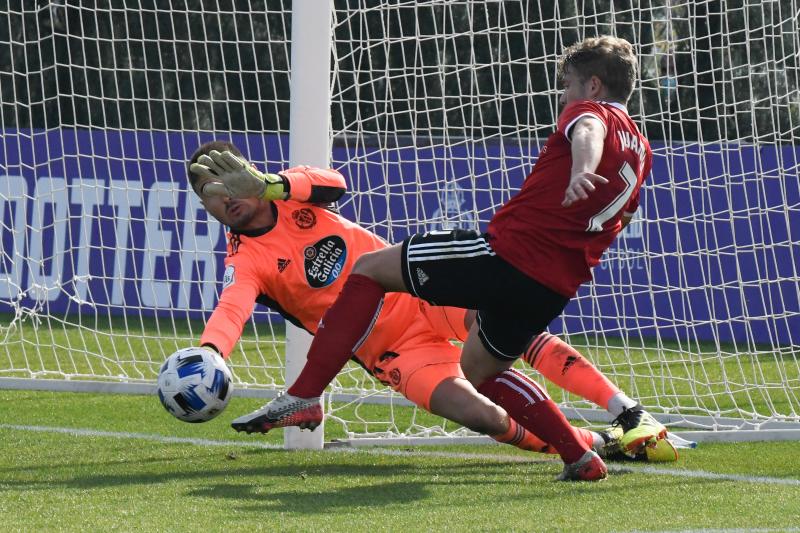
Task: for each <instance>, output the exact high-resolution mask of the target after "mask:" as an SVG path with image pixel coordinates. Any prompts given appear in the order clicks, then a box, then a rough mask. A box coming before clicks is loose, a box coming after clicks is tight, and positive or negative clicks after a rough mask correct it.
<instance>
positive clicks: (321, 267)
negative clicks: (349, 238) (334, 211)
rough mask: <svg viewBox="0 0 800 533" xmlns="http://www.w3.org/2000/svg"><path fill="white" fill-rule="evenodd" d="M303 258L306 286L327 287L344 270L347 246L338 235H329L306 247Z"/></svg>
mask: <svg viewBox="0 0 800 533" xmlns="http://www.w3.org/2000/svg"><path fill="white" fill-rule="evenodd" d="M303 257H304V258H305V261H304V268H305V272H306V280H307V281H308V284H309V285H310V286H312V287H314V288H315V289H318V288H321V287H327V286H328V285H330V284H331V283H333V282H334V281H336V279H337V278H338V277H339V276H340V275H341V273H342V270H343V269H344V264H345V261H346V260H347V245H346V244H345V242H344V239H342V238H341V237H339V236H338V235H330V236H328V237H325V238H323V239H320V240H318V241H317V242H315V243H314V244H312V245H310V246H306V248H305V249H304V250H303Z"/></svg>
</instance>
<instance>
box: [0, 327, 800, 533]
mask: <svg viewBox="0 0 800 533" xmlns="http://www.w3.org/2000/svg"><path fill="white" fill-rule="evenodd" d="M9 322H10V317H8V316H2V315H0V326H5V325H7V324H9ZM34 326H35V324H33V323H32V322H31V321H26V322H23V323H21V324H18V325H17V326H15V327H14V328H6V329H5V330H3V329H2V328H1V327H0V332H2V333H3V337H2V339H3V341H4V342H3V343H2V344H0V357H1V358H2V360H0V376H2V377H31V376H32V375H36V376H37V377H43V378H46V377H59V374H61V376H63V375H65V374H66V375H71V376H73V378H77V379H81V376H89V375H95V374H100V375H106V376H108V377H109V378H113V376H119V375H122V376H125V377H126V378H127V379H133V380H137V379H141V380H146V379H152V378H154V377H155V373H156V372H157V370H158V367H159V365H160V364H161V362H162V361H163V359H164V358H165V357H166V356H167V355H168V354H169V353H171V352H172V351H174V350H175V349H177V348H180V347H183V346H186V345H188V344H190V343H191V339H196V338H197V337H198V336H199V334H200V330H201V328H198V327H197V325H196V324H193V323H191V322H187V323H180V322H176V323H174V324H173V323H167V324H158V323H156V322H155V321H154V320H152V319H141V318H138V319H130V318H127V319H113V320H102V319H88V321H87V319H85V318H81V317H72V318H69V319H66V320H54V319H49V318H48V319H45V322H44V323H42V324H40V325H39V326H38V327H34ZM281 335H282V332H281V331H280V330H279V329H276V330H275V331H273V332H271V333H270V334H268V335H266V336H264V335H263V334H262V335H261V336H260V337H259V336H257V335H256V332H255V331H253V330H248V331H247V332H246V333H245V336H244V342H243V344H242V346H243V350H244V353H241V352H237V353H236V354H234V356H233V357H234V359H233V362H234V368H235V369H237V367H236V366H235V365H236V363H237V358H238V359H240V360H241V359H243V358H244V357H245V356H247V357H248V358H252V360H254V361H261V363H262V364H263V367H264V368H263V370H260V372H261V374H258V373H256V374H254V375H250V377H251V378H253V379H254V380H257V381H259V382H261V383H263V382H272V383H275V384H280V383H282V381H281V377H280V375H279V373H278V372H277V370H275V369H277V368H278V366H279V358H280V353H279V352H280V346H279V344H280V341H281ZM170 336H172V337H174V338H173V339H172V340H167V341H165V340H164V339H165V338H169V337H170ZM175 338H177V340H176V339H175ZM578 343H579V344H580V341H578ZM698 348H699V350H698V351H697V352H695V353H693V354H691V353H690V354H684V353H683V350H679V349H676V347H670V346H668V347H667V349H666V350H660V351H658V352H656V351H655V350H651V349H648V348H646V347H644V348H639V349H636V348H635V347H631V346H630V345H629V346H628V350H627V353H625V351H624V350H623V349H622V348H619V349H614V348H611V349H608V350H605V351H604V352H596V353H589V354H587V355H589V356H590V357H592V358H593V360H594V361H595V363H596V364H598V365H600V366H601V368H603V369H604V370H605V371H606V372H609V371H614V370H615V369H616V368H622V370H623V374H616V377H617V380H618V382H620V381H621V382H620V385H622V386H623V387H624V388H626V389H628V390H632V389H633V390H635V391H636V392H638V394H639V397H640V398H642V397H644V398H651V399H652V398H656V397H657V398H659V399H662V400H663V399H664V398H669V397H670V395H679V396H680V397H681V398H683V401H686V400H687V399H689V401H695V402H696V405H697V406H698V407H700V408H706V409H719V410H723V411H724V410H725V409H726V408H729V407H731V406H733V405H734V404H737V403H741V404H742V405H745V406H747V405H752V406H753V407H754V408H755V409H756V410H757V411H762V410H766V408H767V405H768V404H769V405H770V406H771V408H773V409H776V410H777V411H778V412H785V413H792V412H796V411H797V409H798V408H800V406H798V405H797V397H796V395H793V394H787V393H786V392H785V389H783V388H772V387H769V386H766V385H767V384H769V383H774V382H780V381H782V382H785V383H788V384H789V390H790V391H794V390H797V386H798V383H800V369H798V367H797V365H796V362H794V361H793V360H792V359H791V358H787V357H784V356H782V354H737V356H736V357H730V358H727V359H725V360H724V361H723V362H722V363H719V364H717V363H715V361H713V360H706V361H704V362H703V363H702V366H701V362H700V361H701V360H703V359H704V358H705V357H706V355H705V354H704V353H703V347H698ZM132 354H139V357H137V358H135V359H134V358H132V357H131V355H132ZM143 354H149V357H150V358H149V359H147V360H144V359H142V357H141V356H142V355H143ZM121 356H126V357H127V358H128V360H125V357H121ZM629 359H630V360H631V361H632V363H626V361H628V360H629ZM756 363H757V364H756ZM625 365H628V366H625ZM239 368H241V367H239ZM626 369H627V370H626ZM701 369H702V372H701V371H700V370H701ZM645 371H646V372H645ZM237 372H238V370H237ZM645 374H649V375H653V374H655V375H656V376H657V377H658V376H661V378H659V379H655V380H654V379H652V378H644V377H643V376H644V375H645ZM237 375H240V376H241V375H245V374H244V370H242V373H241V374H238V373H237ZM352 375H353V376H360V375H362V374H361V372H360V370H359V371H356V372H354V373H353V374H352ZM625 375H627V376H628V377H627V378H624V376H625ZM722 377H724V378H725V379H722ZM689 378H691V379H692V380H693V381H694V382H695V383H697V382H698V380H705V385H704V386H701V387H700V388H698V387H697V386H696V385H695V386H693V388H690V387H689V385H688V381H689ZM345 379H352V378H345ZM725 380H727V382H728V383H732V384H733V385H734V386H737V383H739V384H740V383H745V382H746V383H763V384H764V385H765V386H759V387H757V388H756V389H755V390H756V391H757V392H758V393H757V394H754V393H753V392H752V390H751V391H746V390H744V389H742V388H740V389H739V390H734V392H733V393H732V394H727V393H725V389H726V387H728V385H725ZM758 380H760V381H758ZM552 389H553V387H551V393H553V392H554V391H553V390H552ZM676 397H677V396H676ZM260 403H261V401H260V400H257V399H247V398H237V397H234V398H233V399H232V401H231V404H230V405H229V406H228V408H227V410H226V411H225V412H223V413H222V414H221V415H220V416H219V417H218V419H215V420H213V421H211V422H208V423H205V424H186V423H182V422H179V421H177V420H175V419H173V418H172V417H170V416H169V415H168V414H167V413H166V412H165V411H164V410H163V409H162V407H161V405H160V404H159V402H158V400H157V399H156V398H155V397H146V396H131V395H111V394H106V395H100V394H85V393H54V392H33V391H11V390H0V531H50V530H67V531H77V530H80V531H87V530H88V531H109V530H122V531H133V530H136V531H187V530H207V531H223V530H224V531H228V530H234V531H239V530H242V531H244V530H248V531H249V530H277V531H303V532H307V531H314V532H316V531H347V532H348V533H351V532H355V531H404V530H405V531H420V530H422V531H440V530H464V531H473V530H477V531H593V532H594V531H597V532H602V531H687V530H737V531H750V530H759V531H785V530H790V529H795V530H798V531H800V529H797V528H800V461H798V459H797V458H798V456H800V443H798V442H776V443H739V444H701V446H700V447H699V448H698V449H696V450H691V451H684V452H683V453H682V456H681V459H680V461H679V462H678V463H672V464H662V465H649V466H648V465H644V466H642V465H630V464H611V465H610V468H611V475H610V477H609V479H608V480H606V481H604V482H601V483H559V482H556V481H554V477H555V476H556V475H557V474H558V472H559V471H560V470H561V464H560V462H559V461H557V460H555V459H553V458H548V457H544V456H540V455H536V454H527V453H524V452H521V451H519V450H517V449H515V448H511V447H506V446H472V447H468V446H459V447H455V446H448V447H436V448H430V447H418V448H408V447H402V448H400V447H395V448H370V449H367V450H344V451H342V450H325V451H315V452H311V451H291V452H290V451H284V450H282V449H281V448H280V446H281V444H282V433H281V432H280V431H276V432H273V433H270V434H268V435H242V434H237V433H235V432H234V431H233V430H231V429H230V427H229V424H230V421H231V420H232V419H233V418H235V417H236V416H238V415H240V414H242V413H245V412H248V411H250V410H252V409H254V408H256V407H257V406H258V405H259V404H260ZM386 409H387V408H386V407H385V406H380V405H363V406H361V407H359V412H358V415H357V416H356V415H352V416H347V418H348V419H349V420H358V419H359V418H360V419H362V420H370V421H372V420H389V419H390V418H393V419H394V420H395V421H397V422H398V426H403V425H404V424H406V423H407V422H409V421H410V420H411V417H412V416H414V417H417V418H415V419H414V420H415V421H417V422H418V423H422V424H426V423H427V422H434V421H435V420H440V419H435V420H434V419H430V420H427V419H426V420H421V419H420V417H422V418H424V416H425V415H421V414H420V413H413V412H412V411H411V410H410V409H406V408H398V407H394V410H393V411H392V413H391V417H390V416H389V414H388V413H387V412H386ZM342 412H343V413H347V409H344V410H343V411H342ZM358 424H359V422H352V423H351V424H350V426H349V427H350V429H352V430H359V427H358ZM341 436H343V432H342V427H341V426H339V425H337V424H333V423H331V424H329V425H328V426H327V427H326V439H334V438H337V437H341Z"/></svg>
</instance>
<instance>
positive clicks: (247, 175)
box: [189, 150, 289, 200]
mask: <svg viewBox="0 0 800 533" xmlns="http://www.w3.org/2000/svg"><path fill="white" fill-rule="evenodd" d="M189 170H190V171H191V172H193V173H195V174H197V175H198V176H200V177H203V178H207V179H208V180H209V181H207V182H206V183H205V184H204V185H203V186H202V190H201V192H202V193H203V194H209V195H212V196H229V197H231V198H261V199H263V200H285V199H287V198H288V197H289V191H288V189H289V187H288V182H287V181H286V178H284V177H283V176H281V175H280V174H265V173H263V172H259V171H258V170H256V169H255V168H254V167H253V166H251V165H250V163H249V162H248V161H247V160H245V159H243V158H241V157H238V156H236V155H234V154H232V153H231V152H229V151H227V150H226V151H224V152H218V151H216V150H212V151H210V152H209V153H208V154H207V155H206V154H203V155H201V156H200V157H199V158H197V163H193V164H192V166H190V167H189Z"/></svg>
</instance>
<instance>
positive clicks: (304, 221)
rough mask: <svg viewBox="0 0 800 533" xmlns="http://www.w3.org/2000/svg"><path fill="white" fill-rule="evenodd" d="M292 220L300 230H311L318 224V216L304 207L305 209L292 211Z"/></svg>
mask: <svg viewBox="0 0 800 533" xmlns="http://www.w3.org/2000/svg"><path fill="white" fill-rule="evenodd" d="M292 220H294V223H295V224H297V227H298V228H300V229H310V228H313V227H314V226H315V225H316V224H317V215H315V214H314V211H312V210H311V209H309V208H307V207H304V208H303V209H296V210H295V211H292Z"/></svg>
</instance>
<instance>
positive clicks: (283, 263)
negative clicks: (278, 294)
mask: <svg viewBox="0 0 800 533" xmlns="http://www.w3.org/2000/svg"><path fill="white" fill-rule="evenodd" d="M291 262H292V260H291V259H284V258H282V257H279V258H278V273H283V271H284V270H286V267H288V266H289V263H291Z"/></svg>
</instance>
